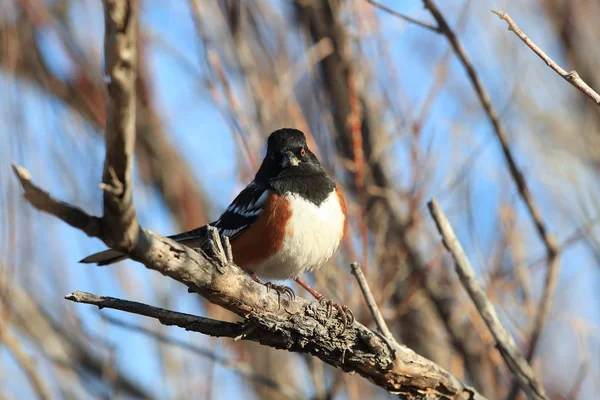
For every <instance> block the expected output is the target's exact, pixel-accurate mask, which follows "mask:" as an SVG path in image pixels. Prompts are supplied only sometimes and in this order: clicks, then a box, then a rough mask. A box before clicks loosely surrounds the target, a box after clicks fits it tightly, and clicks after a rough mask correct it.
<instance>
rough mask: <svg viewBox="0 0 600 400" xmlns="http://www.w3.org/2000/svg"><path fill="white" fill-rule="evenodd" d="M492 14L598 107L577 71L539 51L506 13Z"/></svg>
mask: <svg viewBox="0 0 600 400" xmlns="http://www.w3.org/2000/svg"><path fill="white" fill-rule="evenodd" d="M491 11H492V12H493V13H494V14H496V15H497V16H498V18H500V19H502V20H504V21H506V23H507V24H508V30H509V31H513V32H514V33H515V35H517V36H518V37H519V39H521V40H522V41H523V43H525V44H526V45H527V47H529V48H530V49H531V50H532V51H533V52H534V53H535V54H537V55H538V57H539V58H541V59H542V61H544V62H545V63H546V65H547V66H549V67H550V68H551V69H552V70H553V71H554V72H556V73H557V74H558V75H560V76H561V77H562V78H563V79H564V80H566V81H567V82H569V83H570V84H571V85H573V86H574V87H575V88H576V89H577V90H579V91H580V92H581V93H583V94H585V95H586V96H587V97H589V98H590V99H592V101H594V103H596V105H598V106H600V94H598V92H596V91H595V90H594V89H592V88H591V87H590V85H588V84H587V83H586V82H585V81H584V80H583V79H581V77H580V76H579V74H578V73H577V71H575V70H573V71H569V72H567V71H566V70H564V69H563V68H562V67H561V66H560V65H558V64H557V63H556V62H554V60H552V59H551V58H550V57H548V55H547V54H546V53H545V52H544V50H542V49H540V48H539V47H538V46H537V45H536V44H535V43H533V41H532V40H531V39H529V37H528V36H527V35H526V34H525V32H523V31H522V30H521V29H520V28H519V26H518V25H517V24H516V23H515V21H513V19H512V18H511V17H510V15H508V14H507V13H505V12H503V11H500V10H491Z"/></svg>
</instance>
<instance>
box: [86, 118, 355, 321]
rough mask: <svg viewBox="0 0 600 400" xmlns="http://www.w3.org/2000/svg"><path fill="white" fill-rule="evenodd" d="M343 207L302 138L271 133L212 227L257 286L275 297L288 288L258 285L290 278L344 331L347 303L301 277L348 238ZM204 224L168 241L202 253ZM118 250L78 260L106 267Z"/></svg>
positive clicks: (291, 132) (338, 193)
mask: <svg viewBox="0 0 600 400" xmlns="http://www.w3.org/2000/svg"><path fill="white" fill-rule="evenodd" d="M346 219H347V218H346V204H345V201H344V197H343V194H342V192H341V189H340V188H339V186H338V185H337V183H336V182H335V180H334V179H333V178H332V177H331V175H330V174H329V173H328V172H327V170H326V169H325V168H324V166H323V165H322V164H321V163H320V162H319V160H318V158H317V156H315V154H314V153H313V152H312V151H311V150H310V149H309V147H308V145H307V143H306V137H305V135H304V133H303V132H302V131H300V130H298V129H294V128H282V129H278V130H276V131H274V132H272V133H271V134H270V135H269V137H268V139H267V152H266V155H265V157H264V159H263V161H262V163H261V165H260V167H259V169H258V171H257V172H256V175H255V177H254V179H253V180H252V181H251V182H250V183H249V184H248V185H247V186H246V187H245V188H244V189H243V190H242V191H241V192H240V193H239V194H238V195H237V197H235V198H234V200H233V201H232V202H231V204H230V205H229V206H228V207H227V208H226V209H225V211H224V212H223V214H221V216H220V217H219V219H218V220H216V221H214V222H212V223H211V224H209V225H211V226H213V227H214V228H216V229H217V230H218V232H219V234H220V235H221V236H225V237H228V238H229V241H230V244H231V250H232V255H233V261H234V263H235V264H236V265H237V266H239V267H240V268H241V269H242V270H244V271H246V272H247V273H248V274H250V276H251V277H252V279H254V280H255V281H256V282H259V283H262V284H264V285H266V286H267V289H274V290H276V291H277V293H278V294H279V295H281V294H287V295H288V296H289V297H290V299H291V298H293V297H294V292H293V290H292V289H291V288H289V287H287V286H284V285H279V284H274V283H272V282H264V281H263V280H262V279H261V277H262V278H265V279H269V280H286V279H293V280H294V281H295V282H296V283H298V284H299V285H300V286H302V287H303V288H304V289H306V290H307V291H308V292H309V293H310V294H311V295H312V296H314V297H315V298H316V299H317V300H318V301H319V302H320V303H324V304H325V305H326V306H327V309H328V315H329V316H331V314H332V311H333V310H332V308H336V309H337V311H338V312H339V315H340V318H341V320H342V322H343V325H344V327H346V325H348V326H351V325H352V323H353V321H354V317H353V315H352V312H351V311H350V309H349V308H348V307H347V306H345V305H340V304H338V303H334V302H333V301H331V300H329V299H326V298H325V297H324V296H323V295H322V294H321V293H319V292H317V291H316V290H315V289H313V288H312V287H311V286H310V285H308V283H306V281H304V280H303V279H301V278H300V277H299V276H300V275H301V274H303V273H308V272H313V271H315V270H317V269H318V268H320V267H321V266H322V265H323V264H325V263H326V262H327V261H328V260H329V259H330V258H331V257H332V256H333V254H334V253H335V251H336V250H337V249H338V247H339V245H340V243H341V242H342V239H343V237H344V235H345V233H346V224H347V222H346ZM207 229H208V226H207V225H205V226H202V227H200V228H196V229H193V230H190V231H187V232H183V233H179V234H176V235H172V236H168V238H169V239H172V240H174V241H176V242H178V243H180V244H182V245H185V246H188V247H191V248H202V246H203V243H206V240H207V237H208V234H207ZM126 258H127V256H126V255H124V254H123V253H120V252H118V251H116V250H105V251H102V252H99V253H95V254H92V255H90V256H88V257H86V258H84V259H82V260H81V261H80V262H82V263H95V264H97V265H109V264H113V263H115V262H118V261H121V260H124V259H126Z"/></svg>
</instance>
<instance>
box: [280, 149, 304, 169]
mask: <svg viewBox="0 0 600 400" xmlns="http://www.w3.org/2000/svg"><path fill="white" fill-rule="evenodd" d="M298 164H300V160H298V158H297V157H296V155H295V154H294V153H292V152H291V151H286V152H284V153H283V156H282V157H281V166H282V167H283V168H287V167H296V166H297V165H298Z"/></svg>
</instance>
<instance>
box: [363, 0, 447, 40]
mask: <svg viewBox="0 0 600 400" xmlns="http://www.w3.org/2000/svg"><path fill="white" fill-rule="evenodd" d="M367 2H368V3H370V4H372V5H373V6H374V7H377V8H379V9H380V10H383V11H385V12H386V13H388V14H391V15H393V16H394V17H397V18H400V19H402V20H404V21H406V22H410V23H411V24H415V25H419V26H420V27H422V28H425V29H429V30H430V31H434V32H438V33H439V32H440V28H438V27H437V26H433V25H430V24H428V23H427V22H423V21H419V20H418V19H415V18H413V17H409V16H408V15H404V14H401V13H399V12H398V11H394V10H392V9H391V8H389V7H387V6H385V5H383V4H381V3H379V2H377V1H374V0H367Z"/></svg>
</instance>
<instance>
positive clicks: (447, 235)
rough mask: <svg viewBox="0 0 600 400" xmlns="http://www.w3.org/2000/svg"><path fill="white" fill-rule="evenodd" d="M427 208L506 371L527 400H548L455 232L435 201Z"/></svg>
mask: <svg viewBox="0 0 600 400" xmlns="http://www.w3.org/2000/svg"><path fill="white" fill-rule="evenodd" d="M428 206H429V211H430V213H431V216H432V217H433V219H434V220H435V223H436V225H437V228H438V231H439V232H440V235H441V236H442V241H443V243H444V245H445V246H446V248H447V249H448V250H449V251H450V253H451V254H452V257H453V258H454V261H455V266H456V272H457V274H458V276H459V278H460V281H461V282H462V284H463V286H464V287H465V289H466V290H467V293H469V296H470V297H471V300H473V303H474V304H475V307H477V310H478V311H479V314H480V315H481V317H482V318H483V320H484V321H485V323H486V325H487V326H488V328H489V330H490V332H491V333H492V335H493V336H494V339H495V340H496V345H497V347H498V350H499V351H500V354H502V357H503V358H504V361H506V364H507V365H508V368H510V370H511V371H512V372H513V373H514V374H515V377H516V378H517V380H518V382H519V385H520V386H521V388H522V389H523V391H524V392H525V393H526V394H527V396H528V397H529V398H530V399H540V400H541V399H544V400H548V397H547V396H546V394H545V393H544V388H543V387H542V386H541V385H540V383H539V382H538V381H537V379H536V378H535V376H534V374H533V370H532V369H531V367H530V366H529V364H528V363H527V360H525V358H524V357H523V355H522V354H521V353H520V352H519V349H518V348H517V345H516V344H515V342H514V340H513V338H512V336H511V335H510V333H508V331H507V330H506V328H505V327H504V325H502V322H501V321H500V318H498V315H497V314H496V310H494V306H493V305H492V303H491V302H490V301H489V299H488V298H487V296H486V294H485V291H484V290H483V288H482V287H481V286H480V285H479V283H478V282H477V278H476V277H475V272H474V271H473V267H472V266H471V262H470V261H469V259H468V258H467V255H466V254H465V252H464V250H463V248H462V246H461V244H460V242H459V241H458V239H457V238H456V235H455V234H454V230H453V229H452V226H451V225H450V222H449V221H448V218H446V216H445V215H444V212H443V211H442V209H441V207H440V205H439V204H438V202H437V200H435V199H432V200H431V201H430V202H429V203H428Z"/></svg>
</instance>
